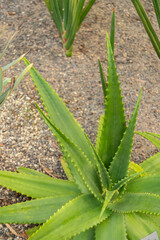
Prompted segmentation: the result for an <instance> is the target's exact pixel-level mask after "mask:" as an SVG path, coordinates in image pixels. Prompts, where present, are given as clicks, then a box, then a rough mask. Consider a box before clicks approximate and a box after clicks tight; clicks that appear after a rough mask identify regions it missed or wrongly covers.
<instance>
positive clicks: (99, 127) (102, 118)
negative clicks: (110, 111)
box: [95, 114, 104, 153]
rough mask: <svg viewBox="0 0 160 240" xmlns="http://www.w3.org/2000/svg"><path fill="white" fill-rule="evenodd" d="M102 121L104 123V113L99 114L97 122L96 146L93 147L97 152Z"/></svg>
mask: <svg viewBox="0 0 160 240" xmlns="http://www.w3.org/2000/svg"><path fill="white" fill-rule="evenodd" d="M103 123H104V115H103V114H101V116H100V119H99V124H98V130H97V139H96V147H95V148H96V152H97V153H98V152H99V145H100V139H101V134H102V128H103Z"/></svg>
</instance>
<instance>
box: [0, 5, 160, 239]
mask: <svg viewBox="0 0 160 240" xmlns="http://www.w3.org/2000/svg"><path fill="white" fill-rule="evenodd" d="M143 3H144V5H145V8H146V11H147V12H148V14H149V16H150V19H151V21H152V23H153V25H154V27H155V29H156V31H157V32H158V25H157V23H156V19H155V15H154V11H153V8H152V4H151V1H143ZM113 8H115V11H116V38H115V60H116V65H117V70H118V74H119V79H120V82H121V88H122V94H123V96H124V98H123V101H124V103H125V104H124V107H125V109H126V118H127V120H128V119H129V117H130V115H131V113H132V111H133V108H134V105H135V103H136V99H137V97H138V94H139V90H140V88H141V87H142V88H143V95H142V100H141V105H140V109H139V115H138V119H137V127H136V130H141V131H151V132H156V133H160V124H159V119H160V108H159V106H160V61H159V59H158V57H157V55H156V53H155V52H154V49H153V47H152V45H151V43H150V41H149V39H148V36H147V34H146V33H145V30H144V29H143V26H142V24H141V22H140V20H139V18H138V16H137V13H136V11H135V9H134V7H133V6H132V3H131V1H130V0H126V1H123V0H117V1H113V0H111V1H109V0H97V1H96V3H95V5H94V6H93V8H92V10H91V11H90V13H89V15H88V16H87V18H86V20H85V21H84V23H83V24H82V27H81V28H80V31H79V32H78V34H77V36H76V39H75V43H74V51H73V56H72V58H67V57H66V56H65V55H64V52H63V49H62V44H61V40H60V38H59V35H58V31H57V29H56V27H55V25H54V23H53V21H52V20H51V17H50V15H49V13H48V11H47V9H46V6H45V4H44V2H43V1H42V0H29V1H28V0H1V1H0V18H1V21H0V27H2V25H3V24H5V25H6V28H5V34H4V37H3V39H2V40H1V42H0V49H1V50H2V48H3V47H4V44H5V42H6V41H7V39H8V37H9V36H11V35H12V34H13V32H14V31H15V30H16V29H17V28H18V27H19V26H20V25H21V24H22V25H21V27H20V30H19V33H18V34H17V36H16V38H15V39H14V41H13V42H12V43H11V45H10V47H9V49H8V51H7V54H6V57H5V58H4V59H3V61H2V62H1V63H0V64H1V65H4V64H7V63H9V62H11V61H12V60H13V59H15V58H17V57H18V56H20V55H21V54H22V53H25V52H27V51H29V53H28V54H27V59H28V60H29V61H30V62H33V63H34V66H35V68H36V69H37V70H39V72H40V73H41V74H42V76H43V77H44V78H45V79H46V80H47V81H48V82H49V83H50V84H51V86H53V88H54V89H55V90H56V91H57V92H58V93H59V95H60V96H61V97H62V98H63V100H64V102H65V103H66V104H67V106H68V107H69V108H70V110H71V112H72V113H73V114H74V116H75V118H76V119H77V120H78V121H79V122H80V124H81V125H82V127H83V128H84V129H85V131H86V132H87V134H89V136H90V138H91V140H92V142H93V143H95V139H96V131H97V126H98V119H99V116H100V114H101V113H103V110H104V105H103V92H102V89H101V83H100V76H99V70H98V62H97V61H98V59H101V61H102V65H103V68H104V71H105V73H106V71H107V56H106V40H105V32H106V30H107V31H109V29H110V21H111V15H112V9H113ZM158 34H159V35H160V33H159V32H158ZM23 68H24V64H23V63H22V64H20V65H18V66H17V68H14V69H10V70H9V71H8V72H7V73H6V75H7V76H14V75H16V74H17V73H18V72H20V71H21V70H22V69H23ZM35 101H36V102H37V103H38V104H40V98H39V96H38V94H37V91H36V89H35V88H34V85H33V83H32V81H31V79H30V77H29V75H27V77H26V78H25V79H24V80H23V81H22V82H21V84H20V85H19V86H18V87H17V89H16V90H15V92H14V93H13V94H12V95H11V96H10V97H9V98H8V100H7V101H6V103H5V104H4V105H3V108H2V109H1V113H0V170H11V171H16V170H17V168H18V167H20V166H23V167H29V168H32V169H36V170H38V171H43V172H45V167H46V168H47V169H48V170H49V171H50V173H51V174H53V175H56V176H57V177H65V176H64V173H63V170H62V168H61V167H60V163H59V161H58V160H59V158H60V157H61V156H62V154H61V151H60V149H59V147H58V145H57V143H56V140H55V139H54V137H53V136H52V134H51V133H50V132H49V130H48V128H47V126H45V124H44V123H43V121H42V120H41V118H40V116H39V114H38V111H37V110H36V108H35V105H34V102H35ZM156 151H158V150H157V149H156V148H155V147H154V146H153V145H152V144H150V143H149V142H148V141H146V140H144V139H142V138H141V137H138V136H135V141H134V146H133V152H132V160H133V161H135V162H140V161H143V160H144V159H145V158H147V157H149V156H151V155H152V154H153V153H155V152H156ZM44 166H45V167H44ZM24 200H26V197H25V196H21V195H20V194H17V193H15V192H11V191H9V190H6V189H4V188H0V206H4V205H8V204H10V203H15V202H20V201H24ZM11 226H12V227H13V229H15V230H16V232H17V233H18V234H21V233H23V232H24V230H25V229H26V228H27V227H28V226H27V225H19V226H18V225H11ZM0 239H1V240H6V239H7V240H11V239H14V240H18V239H21V240H22V239H24V238H23V237H19V236H16V235H14V234H12V232H11V231H10V230H9V228H8V227H7V226H6V225H4V224H0Z"/></svg>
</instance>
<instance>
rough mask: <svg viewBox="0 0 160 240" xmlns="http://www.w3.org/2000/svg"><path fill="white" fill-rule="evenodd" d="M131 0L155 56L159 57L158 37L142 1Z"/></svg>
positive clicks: (159, 45) (159, 43) (159, 44)
mask: <svg viewBox="0 0 160 240" xmlns="http://www.w3.org/2000/svg"><path fill="white" fill-rule="evenodd" d="M131 1H132V3H133V5H134V7H135V9H136V11H137V13H138V15H139V17H140V19H141V21H142V23H143V26H144V28H145V30H146V32H147V34H148V36H149V38H150V40H151V43H152V45H153V47H154V49H155V51H156V53H157V56H158V57H159V58H160V40H159V39H158V36H157V34H156V32H155V30H154V28H153V26H152V24H151V22H150V20H149V18H148V16H147V13H146V11H145V10H144V8H143V5H142V3H141V2H140V0H131Z"/></svg>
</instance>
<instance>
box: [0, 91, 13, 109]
mask: <svg viewBox="0 0 160 240" xmlns="http://www.w3.org/2000/svg"><path fill="white" fill-rule="evenodd" d="M10 90H11V87H9V88H8V89H7V90H6V91H5V92H4V93H2V95H0V106H2V104H3V103H4V102H5V100H6V98H7V96H8V95H9V93H10Z"/></svg>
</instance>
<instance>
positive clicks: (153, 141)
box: [136, 132, 160, 149]
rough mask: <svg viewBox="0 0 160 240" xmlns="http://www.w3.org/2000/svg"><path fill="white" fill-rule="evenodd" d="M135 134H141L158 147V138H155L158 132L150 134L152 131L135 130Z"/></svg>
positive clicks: (159, 145) (159, 142)
mask: <svg viewBox="0 0 160 240" xmlns="http://www.w3.org/2000/svg"><path fill="white" fill-rule="evenodd" d="M136 133H137V134H139V135H141V136H142V137H144V138H146V139H148V140H149V141H150V142H151V143H153V144H154V145H155V146H156V147H157V148H159V149H160V140H159V139H157V138H158V137H159V134H152V133H147V132H145V133H143V132H136ZM155 137H157V138H155Z"/></svg>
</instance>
